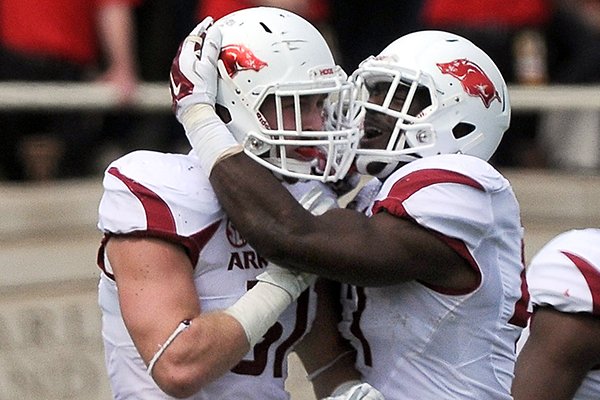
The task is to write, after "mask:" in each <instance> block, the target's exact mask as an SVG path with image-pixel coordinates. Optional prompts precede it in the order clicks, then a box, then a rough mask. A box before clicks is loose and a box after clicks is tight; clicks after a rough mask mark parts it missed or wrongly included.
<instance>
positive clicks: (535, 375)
mask: <svg viewBox="0 0 600 400" xmlns="http://www.w3.org/2000/svg"><path fill="white" fill-rule="evenodd" d="M598 243H600V229H591V228H588V229H575V230H570V231H568V232H564V233H562V234H560V235H558V236H557V237H555V238H554V239H552V240H551V241H550V242H548V243H547V244H546V245H545V246H544V247H543V248H542V249H541V250H540V251H539V252H538V253H537V254H536V255H535V256H534V257H533V258H532V260H531V263H530V264H529V266H528V267H527V283H528V285H529V292H530V293H531V303H532V305H533V314H532V316H531V319H530V321H529V327H528V332H529V336H528V337H527V339H526V340H525V344H524V345H523V348H522V349H521V351H520V353H519V355H518V357H517V364H516V368H515V380H514V382H513V396H514V398H515V399H516V400H537V399H539V400H541V399H556V400H567V399H569V400H570V399H576V400H592V399H599V398H600V301H599V300H598V299H599V298H600V248H599V247H598Z"/></svg>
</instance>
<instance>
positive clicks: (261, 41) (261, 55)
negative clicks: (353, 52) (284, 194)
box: [215, 7, 359, 182]
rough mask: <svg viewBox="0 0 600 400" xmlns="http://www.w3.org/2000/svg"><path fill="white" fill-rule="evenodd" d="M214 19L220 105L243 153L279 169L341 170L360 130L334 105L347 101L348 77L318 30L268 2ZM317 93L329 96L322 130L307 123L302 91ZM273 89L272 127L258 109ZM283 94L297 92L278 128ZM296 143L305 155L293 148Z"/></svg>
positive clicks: (306, 173)
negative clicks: (289, 124) (290, 113)
mask: <svg viewBox="0 0 600 400" xmlns="http://www.w3.org/2000/svg"><path fill="white" fill-rule="evenodd" d="M215 26H217V27H218V28H219V29H220V30H221V32H222V37H223V41H222V45H221V54H220V56H219V62H218V69H219V78H218V88H217V110H218V111H219V114H220V115H221V118H222V119H224V122H225V123H226V125H227V127H228V128H229V130H230V131H231V132H232V133H233V134H234V136H235V137H236V139H237V140H238V141H239V142H240V143H242V144H243V146H244V149H245V152H246V154H248V155H249V156H250V157H252V158H253V159H254V160H255V161H257V162H259V163H260V164H262V165H264V166H266V167H267V168H269V169H271V170H273V171H275V172H277V173H279V174H281V175H284V176H289V177H293V178H300V179H318V180H321V181H324V182H332V181H336V180H338V179H340V178H342V177H344V175H345V174H346V172H347V171H348V169H349V168H350V166H351V165H352V162H353V160H354V154H355V150H356V147H357V144H358V138H359V134H358V127H357V124H355V123H354V124H352V123H351V122H352V121H347V120H346V118H347V117H346V116H344V113H342V112H339V110H338V111H336V110H335V109H334V107H341V104H347V102H348V101H347V99H349V98H350V96H351V95H352V84H351V83H349V82H348V81H347V75H346V74H345V73H344V71H343V70H342V69H341V68H340V67H339V66H337V65H336V64H335V62H334V60H333V56H332V54H331V51H330V50H329V47H328V46H327V43H326V42H325V40H324V38H323V36H322V35H321V34H320V33H319V31H318V30H317V29H316V28H315V27H314V26H312V25H311V24H310V23H309V22H307V21H306V20H304V19H303V18H301V17H299V16H298V15H296V14H293V13H291V12H289V11H285V10H281V9H278V8H271V7H254V8H248V9H243V10H240V11H237V12H234V13H231V14H229V15H227V16H225V17H223V18H221V19H219V20H218V21H216V22H215ZM318 94H324V95H327V96H328V97H327V100H326V101H325V111H324V114H325V115H323V118H324V121H325V120H326V121H327V129H326V128H325V127H323V128H322V130H308V129H306V130H304V129H303V127H302V123H301V122H302V121H301V112H302V110H301V108H300V105H301V101H300V99H301V96H306V95H318ZM271 95H272V96H274V99H275V101H274V103H275V107H276V111H275V112H276V115H277V126H269V123H268V122H267V120H266V119H265V118H264V116H263V115H262V113H261V111H260V108H261V105H262V104H263V102H264V101H265V99H266V98H267V97H268V96H271ZM286 96H287V97H290V98H293V99H294V101H293V104H294V109H295V111H294V115H295V125H296V126H295V129H293V130H290V129H288V130H286V129H284V127H283V118H282V107H281V105H282V103H281V99H282V98H283V97H286ZM299 146H300V147H301V149H302V155H303V156H304V157H305V158H304V161H299V160H297V159H294V158H293V154H290V153H293V151H290V149H291V148H298V147H299ZM307 154H308V155H309V156H308V157H307V156H306V155H307ZM307 158H310V159H311V160H310V161H306V159H307Z"/></svg>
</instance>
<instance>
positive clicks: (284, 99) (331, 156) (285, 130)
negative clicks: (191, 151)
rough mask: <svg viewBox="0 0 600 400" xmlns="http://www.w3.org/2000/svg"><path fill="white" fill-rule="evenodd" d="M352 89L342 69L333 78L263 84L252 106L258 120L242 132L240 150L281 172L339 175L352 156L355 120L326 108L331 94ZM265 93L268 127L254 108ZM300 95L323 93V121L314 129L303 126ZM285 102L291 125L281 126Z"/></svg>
mask: <svg viewBox="0 0 600 400" xmlns="http://www.w3.org/2000/svg"><path fill="white" fill-rule="evenodd" d="M340 72H341V71H340ZM338 75H339V76H338ZM352 89H353V86H352V85H351V84H350V83H349V82H347V81H346V79H345V75H344V74H343V73H340V74H336V75H335V76H334V77H333V78H331V77H329V78H327V79H315V80H314V81H310V82H300V83H287V84H278V85H274V86H272V87H268V88H264V89H263V95H262V96H260V97H261V100H260V101H258V102H256V103H255V110H254V112H255V113H256V116H257V118H258V119H259V120H261V128H260V129H259V130H258V131H256V130H252V131H250V132H248V133H247V135H246V137H245V139H244V141H243V145H244V148H245V150H246V153H247V154H248V155H250V157H252V158H253V159H254V160H255V161H257V162H259V163H260V164H262V165H264V166H266V167H267V168H269V169H271V170H273V171H274V172H277V173H279V174H281V175H284V176H288V177H292V178H297V179H312V180H321V181H323V182H332V181H337V180H339V179H341V178H343V177H344V176H345V174H346V173H347V172H348V170H349V169H350V167H351V165H352V162H353V160H354V154H355V151H356V147H357V143H358V138H359V135H358V126H357V125H356V124H354V125H352V124H349V123H347V122H346V121H345V119H344V116H343V115H342V114H341V113H335V112H332V111H331V109H332V107H335V104H332V103H331V100H332V99H337V98H349V97H350V93H351V91H352ZM269 96H272V97H273V104H274V107H275V111H274V115H275V119H276V120H275V126H274V127H271V126H270V125H269V124H268V123H266V118H265V117H264V115H263V112H261V110H260V108H261V107H262V106H263V105H264V103H265V101H266V100H267V99H268V98H269ZM305 96H325V99H324V108H323V115H322V118H323V124H322V126H320V127H319V128H320V129H318V130H317V129H314V128H312V129H311V128H308V129H305V128H304V127H303V123H302V120H303V118H302V111H303V110H302V102H303V97H305ZM288 106H291V107H293V109H294V111H293V113H294V115H293V123H292V124H293V126H287V127H286V126H285V125H284V122H285V115H284V108H285V107H288ZM305 111H306V110H305ZM332 115H336V118H335V119H334V118H332ZM288 118H289V117H288ZM325 122H326V123H325ZM288 124H289V120H288ZM256 148H261V149H265V148H266V149H268V150H267V152H266V153H265V152H264V151H263V152H261V153H257V152H254V151H252V149H256ZM292 148H295V149H292ZM311 157H312V158H311Z"/></svg>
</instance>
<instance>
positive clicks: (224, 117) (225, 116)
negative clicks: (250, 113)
mask: <svg viewBox="0 0 600 400" xmlns="http://www.w3.org/2000/svg"><path fill="white" fill-rule="evenodd" d="M215 111H216V112H217V115H218V116H219V118H221V121H223V123H225V124H228V123H230V122H231V119H232V118H231V113H230V112H229V110H228V109H227V108H225V107H223V106H222V105H220V104H218V103H217V104H215Z"/></svg>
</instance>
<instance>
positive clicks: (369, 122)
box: [360, 82, 430, 149]
mask: <svg viewBox="0 0 600 400" xmlns="http://www.w3.org/2000/svg"><path fill="white" fill-rule="evenodd" d="M389 87H390V84H389V83H388V82H376V83H373V84H371V85H367V90H368V91H369V102H370V103H373V104H377V105H382V104H383V102H384V100H385V97H386V96H387V94H388V90H389ZM408 91H409V87H408V86H404V85H399V86H398V88H397V89H396V93H394V97H393V98H392V101H391V103H390V106H389V108H390V109H392V110H394V111H401V110H402V106H404V102H405V101H406V98H407V95H408ZM429 104H430V102H429V96H428V95H427V91H426V89H424V88H420V89H417V92H416V93H415V96H414V98H413V101H412V103H411V104H410V108H409V110H408V114H409V115H412V116H416V115H417V114H418V113H419V112H421V111H422V110H423V109H424V108H425V107H427V106H428V105H429ZM396 122H397V118H395V117H393V116H391V115H387V114H384V113H381V112H377V111H374V110H371V109H367V112H366V115H365V120H364V135H363V137H362V139H361V141H360V147H361V148H365V149H385V148H386V147H387V144H388V141H389V140H390V136H391V134H392V132H393V130H394V127H395V125H396Z"/></svg>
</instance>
